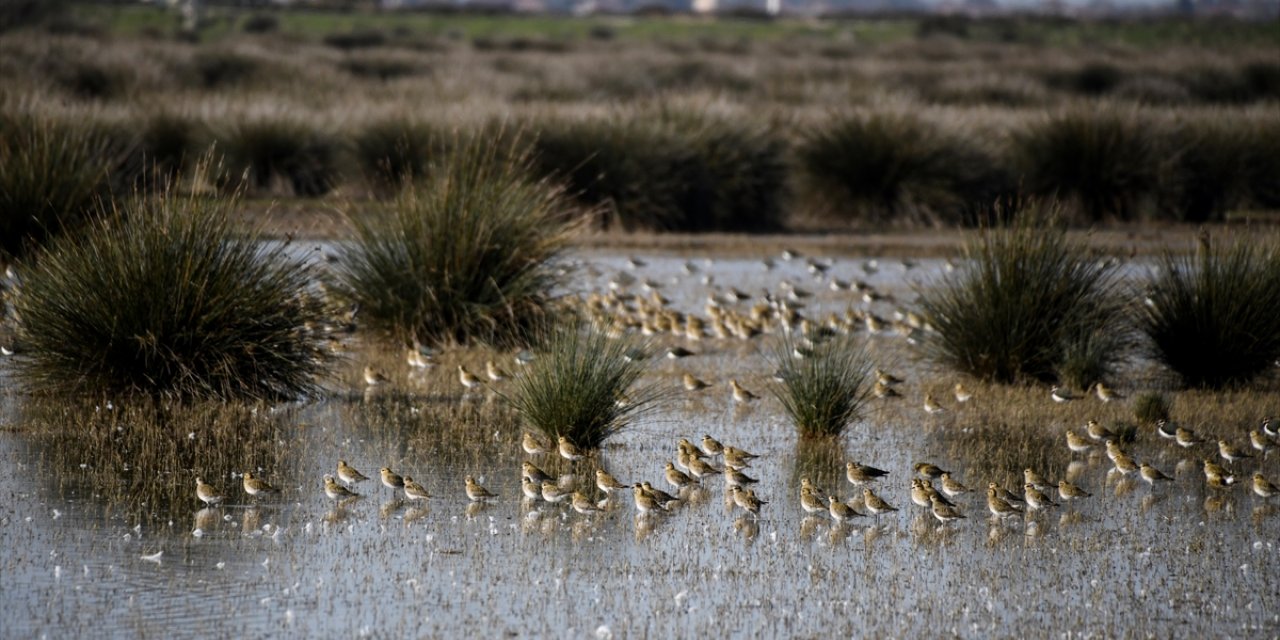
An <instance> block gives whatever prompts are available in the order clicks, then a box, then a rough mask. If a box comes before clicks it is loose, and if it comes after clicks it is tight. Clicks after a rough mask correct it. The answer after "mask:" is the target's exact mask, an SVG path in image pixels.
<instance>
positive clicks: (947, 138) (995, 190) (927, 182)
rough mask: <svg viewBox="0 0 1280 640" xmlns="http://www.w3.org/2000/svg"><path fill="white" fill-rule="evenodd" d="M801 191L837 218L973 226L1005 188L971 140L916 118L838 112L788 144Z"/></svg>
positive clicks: (987, 157)
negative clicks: (793, 150) (793, 148)
mask: <svg viewBox="0 0 1280 640" xmlns="http://www.w3.org/2000/svg"><path fill="white" fill-rule="evenodd" d="M795 155H796V163H797V167H796V170H797V173H798V178H799V180H800V182H801V184H802V185H803V186H802V187H801V191H802V195H803V196H804V197H805V198H806V199H807V200H808V201H809V202H810V203H812V204H811V206H814V207H816V208H818V209H820V210H823V211H826V212H828V213H829V214H830V215H834V216H837V217H843V218H854V219H864V220H870V221H894V222H915V223H930V224H935V225H936V224H973V223H974V222H977V221H978V220H979V219H980V214H981V212H983V211H985V210H986V209H987V208H989V207H990V206H991V205H992V204H993V203H994V202H995V201H996V200H997V199H998V198H999V197H1000V196H1001V195H1002V194H1004V193H1006V192H1007V191H1008V184H1007V182H1008V181H1007V179H1006V178H1005V176H1004V175H1003V172H1002V170H1001V168H1000V166H999V164H998V163H997V162H996V159H995V157H993V156H992V155H990V154H988V153H987V152H986V151H984V150H983V149H982V148H981V147H980V146H978V145H977V144H975V143H973V142H971V141H969V140H968V139H966V138H964V137H962V136H960V135H957V134H955V133H953V132H950V131H947V130H945V129H943V128H942V127H940V126H937V125H935V124H933V123H930V122H926V121H924V120H922V119H920V118H918V117H916V116H911V115H899V114H894V113H872V114H861V115H852V116H840V117H836V118H835V119H833V120H832V121H831V122H827V123H824V124H821V125H818V126H815V127H811V128H810V129H809V131H808V132H806V133H805V134H804V138H803V140H802V141H801V142H800V143H799V145H798V146H797V149H796V153H795Z"/></svg>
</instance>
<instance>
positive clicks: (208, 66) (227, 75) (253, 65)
mask: <svg viewBox="0 0 1280 640" xmlns="http://www.w3.org/2000/svg"><path fill="white" fill-rule="evenodd" d="M261 66H262V61H261V60H259V59H257V58H255V57H253V56H249V55H245V54H242V53H236V52H235V51H230V50H227V49H215V50H211V51H204V50H202V51H199V52H197V53H196V54H195V55H194V56H192V58H191V63H190V67H189V77H190V84H192V85H194V86H197V87H201V88H204V89H222V88H225V87H230V86H234V85H238V84H242V83H245V82H248V81H249V80H251V79H252V78H253V77H254V76H255V75H256V74H257V73H258V70H259V69H260V68H261Z"/></svg>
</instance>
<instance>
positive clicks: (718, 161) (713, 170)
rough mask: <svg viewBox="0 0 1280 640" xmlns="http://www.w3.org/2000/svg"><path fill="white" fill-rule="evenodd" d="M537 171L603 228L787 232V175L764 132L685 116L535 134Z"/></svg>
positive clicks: (777, 147)
mask: <svg viewBox="0 0 1280 640" xmlns="http://www.w3.org/2000/svg"><path fill="white" fill-rule="evenodd" d="M533 144H534V151H533V154H532V161H533V163H534V166H535V167H536V168H537V170H538V171H539V173H541V174H542V175H545V176H548V177H550V178H551V179H554V180H558V181H563V182H564V183H565V185H566V192H567V194H568V195H569V196H571V197H573V198H574V199H576V200H578V201H579V202H581V203H582V204H584V205H586V206H588V207H593V208H595V209H596V210H598V211H600V212H601V214H602V215H603V216H605V217H604V218H603V219H602V220H601V222H602V224H603V226H619V227H621V228H623V229H628V230H635V229H646V230H666V231H767V230H775V229H778V228H780V227H781V226H782V222H783V216H784V204H785V198H786V183H787V167H786V163H785V148H784V146H783V143H782V142H781V141H780V140H779V139H777V138H775V137H774V136H772V135H769V134H768V133H767V132H765V131H763V130H761V129H758V128H755V127H752V126H744V125H740V124H733V123H728V122H724V121H720V120H716V119H713V118H703V117H699V116H694V115H690V114H685V113H678V112H674V111H673V112H668V113H661V114H657V115H653V114H639V115H635V116H631V117H614V118H593V119H587V120H577V121H571V120H555V121H547V122H544V123H542V124H541V125H539V129H538V135H537V138H536V139H535V140H534V142H533Z"/></svg>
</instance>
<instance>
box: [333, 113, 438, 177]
mask: <svg viewBox="0 0 1280 640" xmlns="http://www.w3.org/2000/svg"><path fill="white" fill-rule="evenodd" d="M446 143H447V136H446V135H445V133H444V132H443V131H442V130H440V129H438V128H436V127H434V126H432V125H430V124H427V123H424V122H420V121H415V120H409V119H402V118H388V119H385V120H379V121H376V122H373V123H371V124H369V125H367V126H365V127H363V128H362V129H360V130H359V131H357V132H356V133H355V135H354V137H353V140H352V148H353V153H354V155H355V158H356V163H357V164H358V165H359V166H360V169H361V171H362V172H363V173H364V175H365V179H366V180H367V181H368V182H369V184H370V185H371V186H373V187H374V188H375V189H376V190H378V191H382V192H390V191H394V190H396V189H399V188H400V187H402V186H403V185H404V184H405V183H406V182H409V181H412V180H414V179H418V178H422V177H424V176H425V174H426V172H427V167H428V166H429V165H430V163H431V161H432V160H433V159H437V160H438V158H439V157H441V156H442V154H443V153H444V151H445V145H446Z"/></svg>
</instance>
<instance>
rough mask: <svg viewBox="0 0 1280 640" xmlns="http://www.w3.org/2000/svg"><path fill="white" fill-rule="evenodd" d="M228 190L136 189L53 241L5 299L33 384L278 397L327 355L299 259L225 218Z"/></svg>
mask: <svg viewBox="0 0 1280 640" xmlns="http://www.w3.org/2000/svg"><path fill="white" fill-rule="evenodd" d="M235 207H236V200H235V199H234V198H227V199H218V200H205V199H200V198H198V197H196V196H179V195H177V194H176V193H174V192H172V191H165V192H163V193H161V194H159V195H157V196H150V197H139V198H136V199H134V200H132V201H129V202H127V203H124V204H123V205H122V209H120V210H117V211H114V212H112V213H111V214H110V215H105V216H104V217H103V218H102V219H101V220H99V221H97V222H96V223H94V224H93V225H91V226H90V227H89V228H88V229H87V230H86V231H85V233H82V234H77V235H74V236H68V237H65V238H63V239H60V240H59V241H58V242H56V243H54V244H53V245H52V246H51V247H50V248H49V250H48V252H47V253H45V254H44V255H43V256H42V258H41V260H40V261H39V262H38V263H36V264H35V265H34V267H33V268H31V269H29V270H28V272H27V275H26V278H25V280H24V283H23V288H22V291H21V295H19V296H18V297H17V299H16V300H15V304H14V306H15V310H16V313H17V315H18V317H19V318H20V323H19V336H20V339H21V341H22V342H23V343H24V345H25V346H26V350H25V353H24V355H23V357H22V358H21V359H20V360H19V361H18V362H17V365H16V366H17V368H18V371H19V372H20V379H21V380H23V381H24V383H25V384H26V385H27V386H28V387H29V388H31V389H33V390H39V391H41V392H52V393H65V392H71V393H74V392H84V393H92V394H100V395H104V396H115V395H118V394H124V395H129V394H143V395H151V396H162V397H178V398H263V399H276V398H289V397H295V396H298V395H301V394H305V393H308V392H311V391H313V390H314V389H315V388H316V386H315V385H316V383H315V377H316V376H317V375H318V374H320V373H322V372H323V371H324V368H325V361H326V357H325V356H324V352H323V351H322V349H321V348H320V345H319V341H318V338H316V337H315V336H313V335H311V334H310V333H309V332H308V331H307V330H306V328H305V327H306V325H307V324H308V323H309V322H316V323H318V322H319V321H320V320H321V314H320V311H319V305H317V304H313V302H312V301H311V299H310V298H309V296H308V295H307V294H306V290H307V286H308V282H309V269H308V268H307V267H306V266H305V265H304V264H303V263H302V262H301V261H299V260H297V259H294V258H291V257H289V256H288V255H287V253H286V252H285V249H284V248H283V247H281V246H276V247H267V246H264V244H263V241H262V239H261V238H260V237H259V236H258V235H256V234H254V233H250V234H249V235H239V234H238V233H237V232H236V231H235V230H233V228H232V222H231V213H232V212H233V211H235Z"/></svg>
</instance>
